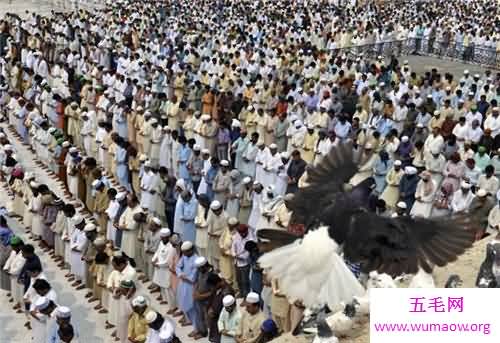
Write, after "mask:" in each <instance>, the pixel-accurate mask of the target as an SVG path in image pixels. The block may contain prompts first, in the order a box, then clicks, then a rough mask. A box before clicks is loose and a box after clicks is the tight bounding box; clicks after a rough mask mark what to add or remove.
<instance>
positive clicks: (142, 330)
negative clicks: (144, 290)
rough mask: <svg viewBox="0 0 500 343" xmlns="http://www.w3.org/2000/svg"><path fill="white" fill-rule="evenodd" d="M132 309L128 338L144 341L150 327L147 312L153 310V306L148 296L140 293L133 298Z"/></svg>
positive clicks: (140, 342) (138, 342) (135, 341)
mask: <svg viewBox="0 0 500 343" xmlns="http://www.w3.org/2000/svg"><path fill="white" fill-rule="evenodd" d="M132 310H133V312H132V314H131V315H130V318H129V320H128V340H129V341H130V342H134V343H144V342H146V335H147V333H148V329H149V327H148V322H147V321H146V313H148V312H149V311H151V308H150V307H149V306H148V303H147V300H146V298H145V297H144V296H142V295H139V296H137V297H135V298H133V299H132Z"/></svg>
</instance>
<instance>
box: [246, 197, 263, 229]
mask: <svg viewBox="0 0 500 343" xmlns="http://www.w3.org/2000/svg"><path fill="white" fill-rule="evenodd" d="M262 198H263V194H262V192H261V193H257V192H253V194H252V211H251V212H250V217H249V218H248V226H250V227H251V228H254V229H256V228H257V223H258V221H259V218H260V210H261V204H262Z"/></svg>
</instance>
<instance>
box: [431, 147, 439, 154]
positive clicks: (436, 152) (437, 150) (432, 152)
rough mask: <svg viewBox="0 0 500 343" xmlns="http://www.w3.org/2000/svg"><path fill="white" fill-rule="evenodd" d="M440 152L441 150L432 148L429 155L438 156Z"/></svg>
mask: <svg viewBox="0 0 500 343" xmlns="http://www.w3.org/2000/svg"><path fill="white" fill-rule="evenodd" d="M440 150H441V149H439V147H432V149H431V154H433V155H437V154H439V153H440Z"/></svg>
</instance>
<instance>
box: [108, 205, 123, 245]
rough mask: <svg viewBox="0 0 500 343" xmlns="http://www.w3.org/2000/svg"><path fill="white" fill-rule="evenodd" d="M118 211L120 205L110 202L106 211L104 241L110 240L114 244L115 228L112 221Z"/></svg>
mask: <svg viewBox="0 0 500 343" xmlns="http://www.w3.org/2000/svg"><path fill="white" fill-rule="evenodd" d="M119 209H120V204H119V203H118V201H116V200H111V201H110V202H109V205H108V208H107V209H106V215H107V216H108V218H109V219H108V227H107V232H106V239H108V240H112V241H113V242H115V239H116V228H115V226H114V225H113V220H114V218H115V216H116V213H117V212H118V210H119Z"/></svg>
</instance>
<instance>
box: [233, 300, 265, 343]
mask: <svg viewBox="0 0 500 343" xmlns="http://www.w3.org/2000/svg"><path fill="white" fill-rule="evenodd" d="M265 319H266V318H265V316H264V313H263V312H262V311H261V309H260V296H259V295H258V294H257V293H254V292H250V293H248V295H247V296H246V298H245V310H244V311H243V313H242V315H241V320H240V325H239V327H238V330H237V331H236V341H237V342H239V341H242V342H256V341H257V338H258V337H259V335H260V328H261V325H262V323H263V322H264V320H265Z"/></svg>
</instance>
